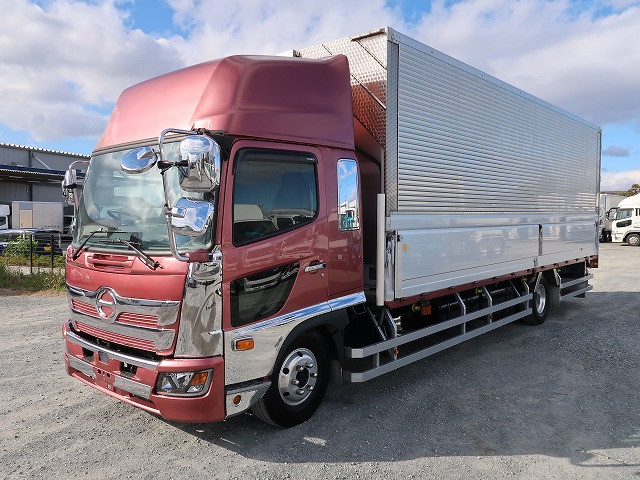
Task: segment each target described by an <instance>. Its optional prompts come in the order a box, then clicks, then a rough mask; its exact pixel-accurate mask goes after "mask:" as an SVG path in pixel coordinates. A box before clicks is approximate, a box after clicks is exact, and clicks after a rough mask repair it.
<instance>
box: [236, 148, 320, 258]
mask: <svg viewBox="0 0 640 480" xmlns="http://www.w3.org/2000/svg"><path fill="white" fill-rule="evenodd" d="M316 164H317V160H316V158H315V157H313V156H312V155H310V154H308V153H298V152H293V153H292V152H281V151H268V150H257V149H247V150H243V151H241V152H240V155H239V157H238V160H237V161H236V164H235V181H234V187H233V244H234V245H235V246H239V245H245V244H248V243H252V242H255V241H258V240H262V239H264V238H268V237H272V236H275V235H279V234H280V233H283V232H286V231H289V230H293V229H296V228H299V227H301V226H302V225H306V224H308V223H311V222H312V221H313V219H314V218H315V217H316V215H317V214H318V188H317V172H316Z"/></svg>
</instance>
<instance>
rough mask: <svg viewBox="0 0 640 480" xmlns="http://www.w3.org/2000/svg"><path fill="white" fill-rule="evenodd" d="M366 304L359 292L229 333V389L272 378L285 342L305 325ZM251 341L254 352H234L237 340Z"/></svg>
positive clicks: (227, 367) (227, 363)
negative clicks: (300, 326) (246, 339)
mask: <svg viewBox="0 0 640 480" xmlns="http://www.w3.org/2000/svg"><path fill="white" fill-rule="evenodd" d="M364 302H365V295H364V292H358V293H354V294H351V295H345V296H344V297H340V298H336V299H333V300H329V301H327V302H322V303H319V304H317V305H311V306H309V307H306V308H302V309H300V310H296V311H295V312H291V313H286V314H284V315H279V316H277V317H274V318H271V319H268V320H264V321H261V322H258V323H255V324H252V325H248V326H246V327H241V328H238V329H237V330H231V331H229V332H227V333H228V334H227V335H225V337H224V342H225V362H224V367H225V383H226V385H234V384H239V383H242V382H247V381H252V380H255V379H257V378H263V377H267V376H268V375H270V374H271V371H272V370H273V366H274V364H275V362H276V359H277V357H278V353H279V352H280V348H281V347H282V345H283V343H284V341H285V340H286V338H287V337H288V336H289V334H290V333H291V331H292V330H293V329H294V328H296V327H297V326H298V325H300V324H301V323H302V322H304V321H306V320H308V319H310V318H312V317H316V316H318V315H322V314H325V313H329V312H332V311H336V310H340V309H343V308H346V307H350V306H353V305H357V304H360V303H364ZM247 337H252V338H253V339H254V345H255V346H254V348H253V349H252V350H243V351H238V350H234V349H233V345H234V344H235V341H236V340H238V339H240V338H247Z"/></svg>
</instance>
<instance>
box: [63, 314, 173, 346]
mask: <svg viewBox="0 0 640 480" xmlns="http://www.w3.org/2000/svg"><path fill="white" fill-rule="evenodd" d="M71 321H72V322H74V325H75V324H76V322H82V323H85V324H87V325H89V326H90V327H94V328H99V329H100V330H104V331H105V332H109V333H113V334H116V335H123V336H125V337H131V338H132V339H135V340H145V341H148V342H153V345H154V348H155V349H156V350H167V349H169V348H171V345H173V339H174V337H175V335H176V332H175V330H155V329H151V328H144V327H136V326H133V325H124V324H121V323H107V322H105V321H104V320H102V319H100V318H95V317H92V316H90V315H84V314H82V313H78V312H76V311H72V312H71Z"/></svg>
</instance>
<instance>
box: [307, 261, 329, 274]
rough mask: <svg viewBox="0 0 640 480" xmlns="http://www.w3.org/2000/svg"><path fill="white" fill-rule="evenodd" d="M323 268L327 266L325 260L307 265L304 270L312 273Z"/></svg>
mask: <svg viewBox="0 0 640 480" xmlns="http://www.w3.org/2000/svg"><path fill="white" fill-rule="evenodd" d="M323 268H327V264H326V263H325V262H320V263H314V264H313V265H309V266H308V267H304V271H305V272H307V273H313V272H317V271H318V270H322V269H323Z"/></svg>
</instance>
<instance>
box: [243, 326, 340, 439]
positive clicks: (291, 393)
mask: <svg viewBox="0 0 640 480" xmlns="http://www.w3.org/2000/svg"><path fill="white" fill-rule="evenodd" d="M329 370H330V360H329V353H328V351H327V346H326V344H325V342H324V339H323V338H322V337H321V336H320V335H318V334H316V333H306V334H303V335H301V336H300V337H298V338H297V339H296V340H294V341H293V343H292V344H291V345H289V347H288V348H287V349H285V351H284V353H282V354H281V355H279V357H278V360H277V361H276V365H275V367H274V370H273V374H272V375H271V386H270V387H269V390H267V393H265V395H264V397H262V398H261V399H260V400H259V401H258V402H257V403H256V404H255V405H254V406H253V407H252V410H253V413H254V414H255V415H256V416H257V417H258V418H259V419H260V420H263V421H265V422H267V423H270V424H271V425H275V426H278V427H284V428H288V427H293V426H295V425H298V424H300V423H302V422H304V421H306V420H308V419H309V418H310V417H311V416H312V415H313V414H314V413H315V411H316V410H317V409H318V407H319V406H320V403H321V402H322V399H323V398H324V394H325V393H326V391H327V386H328V385H329Z"/></svg>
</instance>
